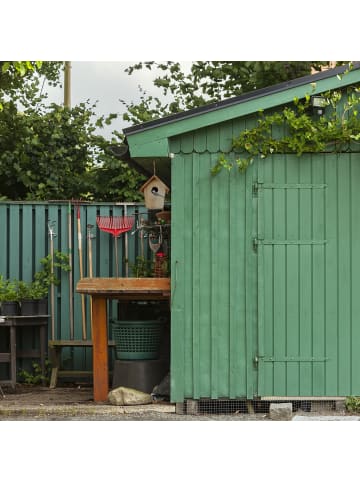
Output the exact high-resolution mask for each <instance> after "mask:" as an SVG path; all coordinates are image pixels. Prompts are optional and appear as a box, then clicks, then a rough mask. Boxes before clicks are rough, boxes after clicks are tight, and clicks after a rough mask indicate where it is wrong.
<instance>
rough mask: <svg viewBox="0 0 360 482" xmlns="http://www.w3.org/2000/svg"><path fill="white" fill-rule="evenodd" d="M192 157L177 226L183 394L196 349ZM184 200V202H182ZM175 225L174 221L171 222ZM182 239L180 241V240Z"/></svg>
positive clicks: (188, 160) (188, 158)
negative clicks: (181, 284)
mask: <svg viewBox="0 0 360 482" xmlns="http://www.w3.org/2000/svg"><path fill="white" fill-rule="evenodd" d="M192 175H193V169H192V155H191V154H190V155H184V174H183V182H184V184H183V185H182V195H183V204H184V207H183V212H182V216H183V218H182V224H181V225H180V226H179V228H180V230H181V234H178V236H180V243H181V244H183V249H184V258H183V265H184V266H183V276H184V278H183V280H186V282H185V284H184V287H183V293H184V298H183V303H184V305H183V316H184V347H185V350H184V355H185V358H184V368H185V373H186V374H188V376H187V377H185V380H184V387H185V393H187V394H191V393H192V392H193V386H194V350H196V347H194V345H193V341H194V338H193V335H194V334H193V324H194V315H193V311H192V309H193V303H192V293H193V288H194V285H193V278H192V276H193V253H192V244H193V230H192V224H193V198H192ZM184 200H186V201H185V202H184ZM172 222H173V223H175V222H176V221H173V220H172ZM181 238H182V239H181Z"/></svg>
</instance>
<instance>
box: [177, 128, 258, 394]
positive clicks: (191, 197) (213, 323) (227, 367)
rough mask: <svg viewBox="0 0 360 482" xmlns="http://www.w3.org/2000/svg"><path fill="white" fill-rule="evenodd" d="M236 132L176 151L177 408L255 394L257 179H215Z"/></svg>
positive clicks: (202, 135)
mask: <svg viewBox="0 0 360 482" xmlns="http://www.w3.org/2000/svg"><path fill="white" fill-rule="evenodd" d="M232 129H233V123H232V122H229V123H227V124H226V125H225V126H224V125H222V126H220V128H219V126H217V128H216V129H214V128H209V129H203V130H201V131H196V132H195V133H194V134H188V135H186V136H184V137H182V138H180V139H174V140H173V142H172V144H171V151H172V152H175V153H176V155H175V157H174V159H173V161H172V194H171V201H172V242H171V245H172V270H171V272H172V276H171V280H172V310H171V313H172V316H171V319H172V321H171V323H172V337H171V374H172V390H171V398H172V400H173V401H182V400H183V399H184V398H195V399H199V398H214V399H216V398H222V397H224V398H237V397H246V396H248V395H249V394H250V398H251V397H252V394H253V389H254V387H253V364H252V361H251V357H252V351H253V347H252V340H253V337H252V326H251V319H252V318H253V316H252V315H251V313H250V311H251V310H252V309H253V306H254V303H252V304H251V303H249V301H248V300H247V296H251V295H254V293H255V291H254V287H255V283H256V277H255V276H256V272H255V269H254V268H253V269H252V270H250V271H249V270H248V265H249V263H250V264H251V262H253V258H254V255H253V253H252V252H251V248H250V246H251V237H248V238H246V233H247V232H251V229H252V228H251V226H252V209H253V206H252V199H251V189H252V178H253V175H254V172H255V171H254V170H253V169H249V170H248V172H247V173H246V174H245V175H244V174H241V173H235V174H234V173H232V174H231V175H230V174H229V173H227V172H222V173H221V174H220V175H219V176H217V177H216V178H212V177H211V174H210V169H211V167H212V166H213V165H214V163H215V162H216V159H217V156H218V151H219V150H220V149H224V150H227V149H229V146H230V142H231V138H232ZM247 199H248V200H249V202H247V201H246V200H247ZM249 253H250V256H247V255H248V254H249ZM249 284H250V290H247V288H248V287H249ZM251 285H253V289H252V290H251Z"/></svg>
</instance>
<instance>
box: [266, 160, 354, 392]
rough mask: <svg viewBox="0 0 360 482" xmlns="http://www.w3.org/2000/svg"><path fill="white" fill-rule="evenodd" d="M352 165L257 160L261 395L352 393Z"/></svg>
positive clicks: (350, 162) (332, 161)
mask: <svg viewBox="0 0 360 482" xmlns="http://www.w3.org/2000/svg"><path fill="white" fill-rule="evenodd" d="M359 157H360V156H359V154H358V153H344V154H338V155H336V154H317V155H315V154H313V155H303V156H302V157H301V158H298V157H296V156H291V155H287V156H275V157H274V158H273V159H267V160H265V161H263V170H264V177H263V179H262V181H263V184H262V185H260V190H259V212H258V224H259V226H258V231H259V233H261V237H262V240H260V244H259V263H260V259H261V260H263V263H264V265H263V267H262V268H261V269H259V271H258V274H259V280H258V281H259V283H258V300H259V313H260V311H261V309H260V304H261V301H260V300H263V307H262V312H263V318H264V319H263V320H262V323H261V325H262V326H261V328H259V330H260V332H259V352H258V357H259V387H258V388H259V390H258V395H260V396H288V397H291V396H347V395H359V394H360V370H359V366H360V353H359V350H358V346H359V342H360V329H359V314H360V304H359V296H358V295H357V291H358V289H359V272H360V256H359V246H360V230H359V221H360V219H359V209H358V206H359V205H360V193H359V189H358V188H357V186H358V185H359V182H360V168H359V160H360V159H359ZM259 171H260V168H259ZM259 237H260V236H259ZM261 278H262V279H261ZM259 326H260V320H259Z"/></svg>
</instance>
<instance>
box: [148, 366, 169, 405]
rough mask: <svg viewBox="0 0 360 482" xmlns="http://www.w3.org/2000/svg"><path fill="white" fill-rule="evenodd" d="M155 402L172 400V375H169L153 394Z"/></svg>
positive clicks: (156, 387) (154, 389)
mask: <svg viewBox="0 0 360 482" xmlns="http://www.w3.org/2000/svg"><path fill="white" fill-rule="evenodd" d="M151 396H152V398H153V400H164V401H169V400H170V373H168V374H167V375H166V376H165V377H164V378H163V379H162V380H161V382H160V383H159V385H156V386H155V387H154V388H153V389H152V392H151Z"/></svg>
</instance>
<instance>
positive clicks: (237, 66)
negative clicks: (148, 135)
mask: <svg viewBox="0 0 360 482" xmlns="http://www.w3.org/2000/svg"><path fill="white" fill-rule="evenodd" d="M324 65H329V61H307V62H291V61H288V62H260V61H256V62H250V61H232V62H225V61H197V62H193V63H192V65H191V69H190V72H189V73H185V72H184V70H183V69H182V66H181V64H180V63H179V62H171V61H169V62H165V63H156V62H139V63H137V64H134V65H132V66H131V67H129V68H128V69H126V72H127V73H128V74H129V75H131V74H132V73H133V72H134V71H136V70H141V69H144V68H146V69H149V70H155V71H156V72H158V73H159V74H158V76H157V77H156V78H155V79H154V82H153V83H154V85H155V86H156V87H158V88H159V89H161V90H162V93H163V95H164V96H165V97H167V98H169V100H168V101H167V102H163V101H161V100H160V99H159V98H158V97H154V96H150V95H147V93H146V92H145V91H144V90H143V89H142V88H141V87H140V92H141V100H140V102H139V103H134V102H131V103H126V102H125V101H122V103H123V105H125V106H126V108H127V112H126V113H125V114H124V116H123V118H124V120H127V121H129V122H131V123H133V124H138V123H141V122H146V121H149V120H153V119H157V118H159V117H163V116H165V115H169V114H174V113H176V112H181V111H183V110H188V109H192V108H195V107H200V106H202V105H205V104H208V103H211V102H218V101H220V100H223V99H226V98H229V97H234V96H238V95H241V94H244V93H246V92H250V91H252V90H255V89H260V88H262V87H267V86H269V85H272V84H276V83H279V82H283V81H286V80H291V79H294V78H296V77H301V76H304V75H308V74H309V73H310V72H311V71H312V70H313V71H318V70H320V69H321V67H322V66H324Z"/></svg>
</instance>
